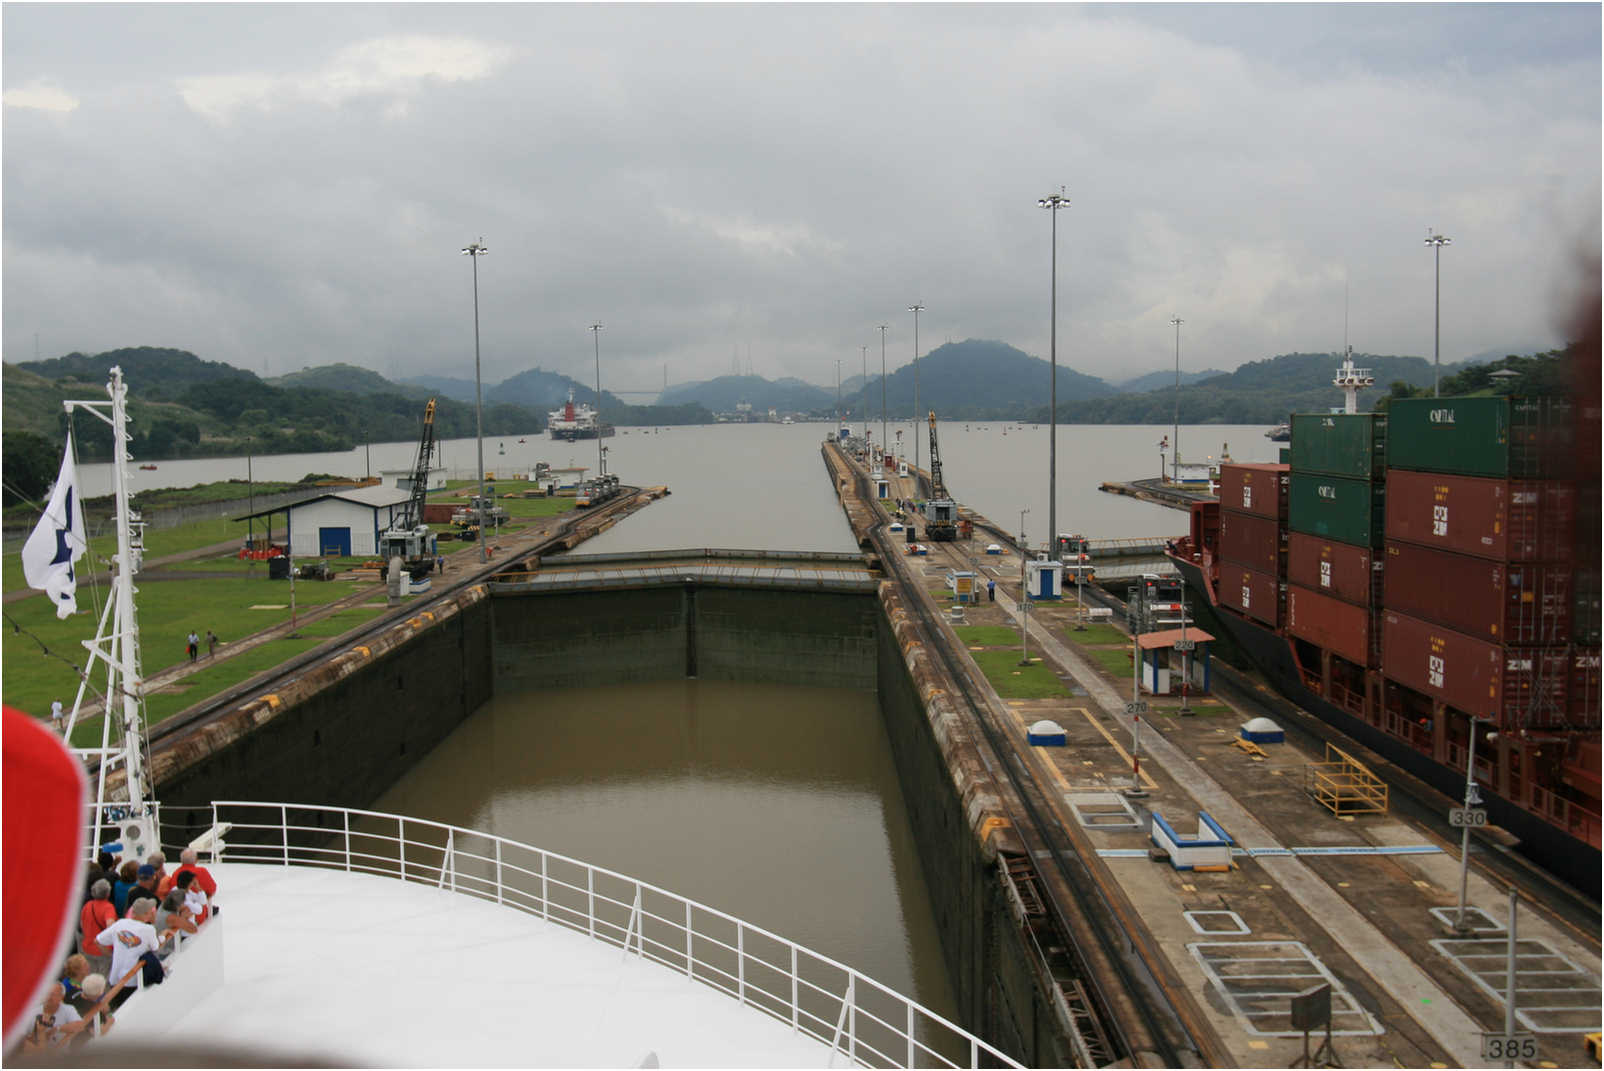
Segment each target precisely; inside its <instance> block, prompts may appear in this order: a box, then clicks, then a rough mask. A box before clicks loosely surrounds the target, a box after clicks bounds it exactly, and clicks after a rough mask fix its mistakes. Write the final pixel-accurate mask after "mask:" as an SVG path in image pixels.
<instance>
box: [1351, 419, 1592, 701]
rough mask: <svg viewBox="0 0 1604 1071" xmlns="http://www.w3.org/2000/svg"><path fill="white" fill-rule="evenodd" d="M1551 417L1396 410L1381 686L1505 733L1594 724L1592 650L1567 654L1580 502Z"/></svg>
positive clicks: (1560, 431) (1587, 627)
mask: <svg viewBox="0 0 1604 1071" xmlns="http://www.w3.org/2000/svg"><path fill="white" fill-rule="evenodd" d="M1548 415H1549V414H1548V407H1547V405H1546V403H1539V402H1530V401H1515V402H1512V401H1511V399H1508V398H1487V397H1479V398H1440V399H1435V398H1417V399H1401V400H1398V401H1396V402H1394V403H1393V405H1392V410H1391V434H1390V442H1389V445H1388V449H1389V452H1390V463H1391V465H1392V466H1393V467H1392V468H1390V469H1389V471H1388V473H1387V491H1388V493H1387V497H1386V517H1385V525H1384V527H1385V536H1386V546H1385V557H1384V559H1383V560H1384V572H1385V576H1386V588H1385V604H1386V607H1387V613H1386V615H1385V623H1384V626H1383V648H1384V650H1383V654H1384V659H1383V664H1384V666H1385V671H1384V672H1385V675H1386V677H1387V678H1388V679H1389V680H1393V681H1396V682H1397V683H1399V684H1403V685H1405V686H1407V687H1409V688H1412V689H1414V690H1415V691H1418V692H1420V693H1422V694H1424V695H1427V696H1431V697H1433V698H1436V699H1439V700H1441V701H1442V702H1444V703H1446V704H1448V705H1449V706H1451V707H1453V708H1455V709H1456V710H1459V711H1460V712H1462V713H1464V714H1468V715H1471V716H1474V717H1479V718H1489V719H1492V720H1493V721H1495V722H1496V724H1497V725H1498V726H1499V727H1500V728H1505V729H1514V728H1536V729H1550V728H1562V727H1566V726H1571V725H1597V723H1598V709H1599V708H1598V669H1597V667H1598V664H1599V659H1598V653H1597V648H1596V640H1595V641H1594V642H1595V646H1594V647H1593V649H1591V650H1588V649H1587V648H1577V649H1572V648H1571V647H1569V646H1568V645H1569V644H1570V643H1571V640H1572V635H1573V632H1574V631H1575V629H1574V628H1573V620H1574V619H1575V616H1576V608H1577V607H1576V604H1577V595H1578V590H1577V581H1576V577H1575V576H1574V571H1573V568H1572V564H1571V562H1572V558H1573V553H1574V540H1575V525H1576V502H1575V488H1574V485H1573V484H1570V483H1567V482H1563V481H1562V480H1560V479H1557V478H1555V477H1557V476H1560V475H1562V474H1563V473H1564V472H1565V470H1566V465H1567V459H1566V457H1567V455H1568V454H1569V450H1567V449H1565V448H1564V444H1565V440H1564V437H1565V434H1566V429H1565V428H1564V427H1560V426H1557V425H1554V424H1550V423H1549V422H1547V419H1546V418H1547V416H1548ZM1554 416H1555V420H1556V421H1560V422H1563V421H1562V415H1561V414H1555V415H1554ZM1581 627H1582V634H1583V635H1596V624H1593V623H1590V622H1589V621H1586V620H1584V621H1582V622H1581Z"/></svg>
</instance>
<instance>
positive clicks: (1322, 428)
mask: <svg viewBox="0 0 1604 1071" xmlns="http://www.w3.org/2000/svg"><path fill="white" fill-rule="evenodd" d="M1386 467H1387V414H1385V413H1293V414H1292V470H1293V471H1294V472H1312V473H1320V474H1322V475H1326V476H1349V477H1352V478H1354V479H1360V480H1371V479H1380V478H1381V474H1382V472H1383V470H1385V469H1386Z"/></svg>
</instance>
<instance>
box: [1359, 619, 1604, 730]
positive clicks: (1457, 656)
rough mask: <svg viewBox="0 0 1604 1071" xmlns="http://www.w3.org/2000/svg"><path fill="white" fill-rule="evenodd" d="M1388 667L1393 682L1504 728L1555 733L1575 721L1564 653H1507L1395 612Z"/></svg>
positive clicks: (1385, 623) (1385, 643)
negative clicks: (1570, 712)
mask: <svg viewBox="0 0 1604 1071" xmlns="http://www.w3.org/2000/svg"><path fill="white" fill-rule="evenodd" d="M1382 666H1383V669H1382V672H1383V674H1384V675H1385V676H1386V677H1387V679H1388V680H1392V681H1397V682H1398V683H1399V684H1402V685H1404V686H1405V687H1408V688H1413V689H1414V690H1415V691H1417V692H1420V693H1421V694H1422V695H1428V696H1431V697H1432V698H1434V699H1439V700H1441V701H1442V702H1444V703H1446V704H1448V705H1449V706H1451V707H1453V708H1454V709H1455V710H1458V711H1461V712H1462V713H1465V714H1470V715H1474V716H1475V717H1478V718H1491V719H1493V720H1494V721H1495V722H1496V723H1497V725H1498V727H1499V728H1500V729H1514V728H1521V727H1526V728H1551V727H1555V726H1558V725H1562V724H1564V723H1565V721H1566V719H1567V718H1568V717H1569V715H1568V708H1567V705H1566V693H1567V692H1568V691H1569V687H1568V684H1569V680H1568V678H1569V676H1570V674H1571V672H1572V670H1571V666H1570V659H1569V658H1568V656H1567V652H1566V651H1565V649H1564V648H1552V647H1503V646H1500V645H1499V644H1495V643H1488V642H1486V641H1485V640H1478V639H1474V638H1473V637H1470V636H1466V635H1464V634H1463V633H1460V632H1456V631H1454V630H1453V629H1450V628H1444V627H1443V626H1441V625H1435V624H1432V623H1431V622H1429V621H1422V620H1420V619H1419V618H1417V617H1411V616H1410V615H1408V614H1401V613H1398V612H1397V611H1395V610H1388V611H1386V613H1385V614H1383V615H1382Z"/></svg>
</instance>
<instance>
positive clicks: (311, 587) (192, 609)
mask: <svg viewBox="0 0 1604 1071" xmlns="http://www.w3.org/2000/svg"><path fill="white" fill-rule="evenodd" d="M238 564H239V565H240V566H241V568H242V569H243V566H244V563H243V562H240V563H238ZM136 583H137V581H136ZM138 587H139V594H138V596H137V599H138V605H139V631H140V638H141V652H140V653H141V664H142V666H143V668H144V671H145V672H146V673H147V674H151V673H155V672H156V671H158V670H160V669H163V668H165V667H167V666H170V665H174V664H175V663H178V662H181V661H183V660H184V658H185V657H186V655H185V651H184V638H185V636H186V635H187V634H188V633H189V630H190V629H194V630H195V631H196V632H197V633H198V634H199V635H200V636H201V637H203V639H204V637H205V635H206V630H207V629H208V628H209V629H211V630H212V631H213V632H215V633H217V635H218V637H219V638H221V639H223V640H225V641H226V640H237V639H239V638H241V637H243V636H248V635H250V634H251V633H253V632H257V631H260V630H261V629H264V628H267V627H268V626H270V625H274V624H277V623H279V622H281V621H287V620H289V616H290V611H289V601H290V586H289V584H288V583H287V582H285V581H277V580H275V581H269V580H268V579H267V570H266V568H265V567H263V568H260V569H259V571H258V573H257V579H255V580H250V579H247V578H246V577H245V576H244V574H243V572H242V573H241V576H240V577H239V578H238V579H225V578H222V577H197V578H196V579H194V580H147V581H145V582H144V583H139V584H138ZM351 590H352V588H351V585H350V584H341V583H319V582H315V581H310V580H308V581H299V582H297V583H296V585H295V603H296V607H297V609H310V608H312V607H314V606H322V605H323V604H325V603H329V602H333V601H335V600H336V599H340V598H343V597H344V596H346V595H349V594H350V593H351ZM107 593H108V592H107V589H106V588H104V587H102V588H100V590H99V596H100V598H101V599H102V600H103V599H105V597H106V595H107ZM256 605H273V606H278V605H283V606H284V609H282V610H277V609H275V610H252V609H251V607H252V606H256ZM94 607H95V602H94V598H93V593H92V592H91V591H89V590H88V589H87V588H86V587H80V588H79V589H78V608H79V612H78V614H76V615H75V616H73V617H70V618H68V619H67V620H66V621H59V620H57V619H56V614H55V611H54V609H53V608H52V607H51V605H50V600H49V599H47V598H46V597H45V596H44V595H43V594H40V595H37V596H35V597H33V598H28V599H23V600H21V601H19V602H14V603H11V604H9V605H7V606H6V608H5V615H6V618H7V621H6V631H5V640H4V643H3V644H0V669H3V679H0V695H3V696H4V699H5V702H6V703H7V704H9V705H11V706H14V707H17V708H18V709H20V710H24V711H27V712H29V713H31V714H40V713H42V712H46V711H49V709H50V701H51V700H52V699H60V700H61V701H62V702H63V703H64V704H67V705H69V706H70V705H71V704H72V697H73V695H74V694H75V693H76V691H77V687H78V677H77V673H76V667H81V666H82V665H83V664H84V662H85V659H86V653H85V651H84V649H83V647H82V644H81V642H80V641H82V640H88V639H92V638H93V637H94V632H95V625H96V623H97V621H98V618H97V617H96V615H95V613H94ZM13 623H15V625H16V626H20V627H21V628H22V629H24V630H25V632H26V633H27V634H19V633H18V632H17V631H16V630H15V628H14V627H13ZM353 623H354V622H353ZM30 634H31V636H32V637H36V638H37V641H38V642H35V639H33V638H30ZM41 643H42V644H43V645H44V647H46V648H48V650H49V652H50V653H49V654H46V653H44V652H43V651H41V650H40V644H41ZM58 656H59V657H58ZM279 657H281V658H282V657H285V655H280V656H279ZM63 659H66V661H65V662H64V661H63ZM68 663H71V664H70V665H69V664H68ZM92 683H93V684H94V685H95V686H96V687H104V686H105V679H104V677H100V678H99V680H98V681H94V682H92ZM195 694H196V695H197V696H198V695H199V694H201V693H198V692H197V693H195Z"/></svg>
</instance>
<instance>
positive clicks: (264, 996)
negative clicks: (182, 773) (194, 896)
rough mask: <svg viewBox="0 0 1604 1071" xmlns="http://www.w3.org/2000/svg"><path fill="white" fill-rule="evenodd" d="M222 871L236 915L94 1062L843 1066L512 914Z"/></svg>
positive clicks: (583, 941)
mask: <svg viewBox="0 0 1604 1071" xmlns="http://www.w3.org/2000/svg"><path fill="white" fill-rule="evenodd" d="M211 870H212V873H213V874H214V875H215V876H216V878H217V881H218V886H219V889H220V893H219V897H218V904H219V905H220V906H221V908H222V911H221V913H220V914H219V915H218V917H217V919H216V920H215V921H214V922H213V923H211V924H209V925H208V927H207V932H205V933H203V934H202V935H201V936H200V937H198V938H196V939H195V940H194V941H193V942H192V943H191V945H190V946H189V947H186V949H185V950H184V951H183V953H182V954H181V955H180V956H179V957H178V960H177V961H176V962H177V964H178V967H177V968H176V969H175V970H174V972H173V974H172V976H171V977H170V978H169V980H168V981H167V983H166V984H164V985H162V986H159V987H156V988H154V989H151V990H148V991H146V992H144V993H140V994H138V995H136V997H135V998H134V999H133V1000H132V1001H130V1002H129V1003H128V1004H127V1006H126V1007H124V1009H123V1010H122V1011H121V1012H119V1013H118V1015H117V1026H116V1028H115V1029H114V1030H112V1031H111V1032H110V1033H109V1034H108V1035H107V1036H106V1037H105V1038H104V1039H101V1040H99V1041H97V1042H95V1049H96V1051H97V1058H104V1059H107V1060H116V1059H117V1054H118V1052H119V1051H122V1052H123V1053H124V1054H125V1056H126V1058H128V1059H130V1060H133V1061H135V1062H136V1063H137V1055H136V1053H135V1052H134V1051H132V1050H134V1049H136V1048H143V1047H147V1046H149V1047H159V1048H160V1049H161V1050H162V1051H163V1052H167V1053H169V1054H171V1053H172V1052H181V1053H182V1055H183V1056H184V1057H185V1058H186V1060H188V1061H189V1066H205V1065H206V1064H208V1063H211V1064H214V1065H218V1064H220V1065H221V1066H229V1063H228V1059H229V1058H230V1057H231V1058H233V1059H234V1060H236V1061H239V1060H242V1061H244V1062H235V1063H234V1064H233V1066H240V1067H250V1066H273V1065H280V1066H283V1065H289V1066H295V1065H297V1064H299V1065H300V1066H375V1067H429V1066H435V1067H514V1066H516V1067H644V1066H652V1067H656V1066H661V1067H692V1066H694V1067H827V1066H831V1064H832V1060H831V1057H832V1056H834V1058H835V1060H836V1061H838V1062H842V1063H845V1062H846V1057H845V1056H844V1054H842V1053H840V1052H832V1050H831V1048H830V1047H829V1046H828V1045H824V1044H821V1043H819V1042H817V1041H814V1040H813V1039H811V1038H809V1037H806V1036H805V1035H802V1034H798V1033H793V1032H792V1030H791V1028H790V1025H789V1024H788V1023H783V1022H780V1021H779V1020H777V1019H775V1018H773V1017H772V1016H770V1015H767V1014H764V1013H763V1012H760V1011H757V1010H755V1009H753V1008H751V1007H749V1006H746V1005H743V1004H741V1003H740V1002H738V1001H736V1000H733V999H731V998H729V997H726V996H724V995H722V994H721V993H718V992H716V991H714V990H712V989H710V988H708V987H707V986H706V985H703V984H700V983H698V982H694V981H691V980H690V979H687V978H686V977H685V976H684V975H682V974H680V973H678V972H675V971H672V970H670V969H668V968H667V967H664V966H662V965H660V964H656V963H652V962H650V961H643V960H641V959H640V958H638V957H637V956H634V955H627V954H625V953H624V952H623V951H621V950H620V949H619V948H618V947H617V946H616V945H610V944H606V943H604V942H601V941H596V940H592V939H590V938H589V937H587V936H586V935H585V934H583V933H576V932H574V931H572V930H569V929H566V928H564V927H562V926H559V925H556V924H554V923H550V922H544V921H542V920H541V919H539V918H536V917H533V916H530V915H527V914H524V913H522V912H520V911H516V910H514V909H512V908H508V907H504V906H498V905H497V904H494V903H490V902H486V901H483V900H479V899H477V898H474V897H470V896H465V895H460V894H457V893H453V892H451V891H450V890H449V889H437V888H431V887H429V886H426V885H421V884H418V883H416V882H403V881H398V880H394V879H391V878H386V877H380V876H376V875H369V874H359V873H347V872H344V871H343V870H330V869H320V868H310V867H304V866H289V867H283V866H272V865H260V864H239V863H222V864H214V865H212V867H211ZM652 1061H655V1062H652ZM107 1066H110V1064H108V1065H107Z"/></svg>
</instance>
